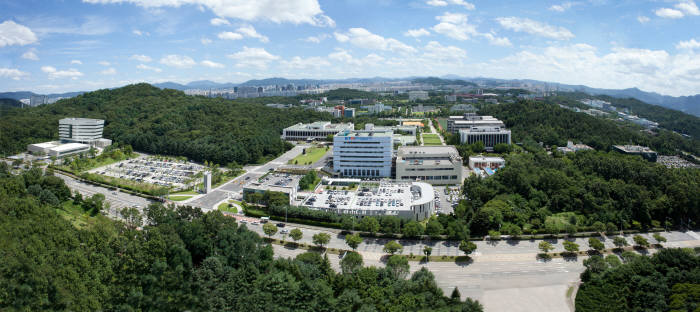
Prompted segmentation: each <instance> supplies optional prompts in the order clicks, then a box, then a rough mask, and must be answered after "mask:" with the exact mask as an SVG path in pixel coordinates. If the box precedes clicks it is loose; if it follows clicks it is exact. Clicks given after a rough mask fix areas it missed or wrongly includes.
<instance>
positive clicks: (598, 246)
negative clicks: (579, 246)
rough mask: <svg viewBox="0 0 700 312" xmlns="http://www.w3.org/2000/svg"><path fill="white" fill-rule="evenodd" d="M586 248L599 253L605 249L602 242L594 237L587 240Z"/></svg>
mask: <svg viewBox="0 0 700 312" xmlns="http://www.w3.org/2000/svg"><path fill="white" fill-rule="evenodd" d="M588 247H589V248H591V249H593V250H595V251H597V252H601V251H602V250H603V249H605V245H604V244H603V242H601V241H600V240H599V239H597V238H594V237H591V238H589V239H588Z"/></svg>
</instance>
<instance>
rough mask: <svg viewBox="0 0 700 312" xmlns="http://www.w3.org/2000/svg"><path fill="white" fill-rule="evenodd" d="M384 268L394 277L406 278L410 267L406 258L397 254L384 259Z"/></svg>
mask: <svg viewBox="0 0 700 312" xmlns="http://www.w3.org/2000/svg"><path fill="white" fill-rule="evenodd" d="M386 268H387V270H388V271H389V272H390V273H391V275H392V277H393V278H394V279H403V278H406V275H408V272H409V270H410V269H411V267H410V266H409V265H408V259H406V257H402V256H399V255H392V256H390V257H389V259H387V261H386Z"/></svg>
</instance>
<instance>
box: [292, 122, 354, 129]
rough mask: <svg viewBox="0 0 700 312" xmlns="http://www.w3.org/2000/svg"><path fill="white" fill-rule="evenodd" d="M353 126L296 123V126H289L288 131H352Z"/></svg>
mask: <svg viewBox="0 0 700 312" xmlns="http://www.w3.org/2000/svg"><path fill="white" fill-rule="evenodd" d="M354 127H355V126H354V125H353V124H352V123H338V124H332V123H331V122H330V121H316V122H313V123H309V124H303V123H298V124H296V125H293V126H290V127H288V128H287V129H288V130H333V129H337V130H343V129H353V128H354Z"/></svg>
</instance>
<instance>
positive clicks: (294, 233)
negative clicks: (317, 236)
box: [289, 228, 304, 242]
mask: <svg viewBox="0 0 700 312" xmlns="http://www.w3.org/2000/svg"><path fill="white" fill-rule="evenodd" d="M289 236H290V237H291V238H292V239H293V240H294V241H295V242H297V241H299V240H300V239H301V238H302V237H303V236H304V233H303V232H302V231H301V230H300V229H299V228H294V229H292V230H291V231H289Z"/></svg>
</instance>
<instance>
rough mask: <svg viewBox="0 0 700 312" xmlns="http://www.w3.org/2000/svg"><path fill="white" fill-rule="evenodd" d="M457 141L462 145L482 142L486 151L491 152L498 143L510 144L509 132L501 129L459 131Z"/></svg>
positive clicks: (474, 128) (485, 128)
mask: <svg viewBox="0 0 700 312" xmlns="http://www.w3.org/2000/svg"><path fill="white" fill-rule="evenodd" d="M459 141H460V143H462V144H472V143H476V142H479V141H481V142H483V143H484V148H486V150H493V147H494V146H496V144H499V143H505V144H511V141H510V130H507V129H505V128H501V127H484V126H482V127H471V128H469V129H460V130H459Z"/></svg>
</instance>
